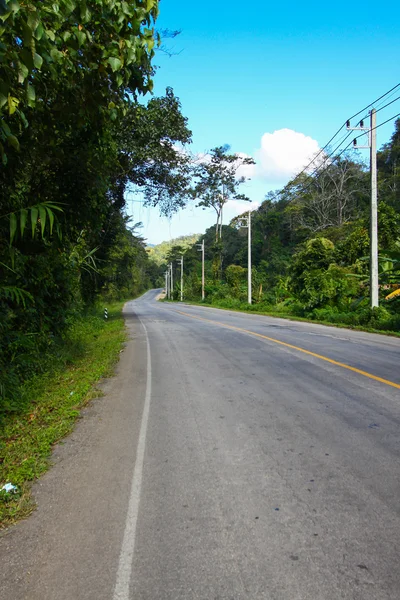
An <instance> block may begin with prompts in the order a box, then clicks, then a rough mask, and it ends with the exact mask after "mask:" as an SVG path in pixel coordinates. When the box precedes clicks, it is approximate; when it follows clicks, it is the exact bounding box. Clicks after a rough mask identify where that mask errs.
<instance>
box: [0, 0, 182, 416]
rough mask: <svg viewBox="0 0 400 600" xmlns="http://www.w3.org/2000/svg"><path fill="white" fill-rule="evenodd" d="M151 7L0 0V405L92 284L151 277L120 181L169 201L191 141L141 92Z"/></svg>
mask: <svg viewBox="0 0 400 600" xmlns="http://www.w3.org/2000/svg"><path fill="white" fill-rule="evenodd" d="M157 15H158V0H145V1H143V0H130V1H129V2H122V1H119V0H113V1H112V2H110V1H107V0H97V1H96V2H86V1H85V0H62V1H60V2H56V3H54V2H50V1H49V0H44V1H43V2H40V3H37V2H29V1H28V2H25V3H21V4H20V3H19V2H17V1H16V0H8V1H7V0H1V1H0V36H1V43H0V156H1V163H0V416H1V412H4V411H10V410H14V408H18V402H19V392H18V386H19V384H20V383H21V382H22V381H23V380H24V379H26V378H27V377H29V376H30V374H32V373H35V372H38V371H40V365H41V360H42V357H43V355H44V354H46V353H47V352H48V351H49V350H51V348H52V347H53V346H55V345H56V344H57V343H59V341H60V340H61V341H62V338H63V335H64V334H65V332H66V330H68V327H70V326H71V323H72V322H73V320H74V318H76V317H77V316H78V315H82V314H84V313H85V311H87V310H90V307H91V306H93V304H94V303H95V302H96V299H97V298H98V297H99V295H102V296H104V297H106V298H107V299H110V300H111V299H115V298H129V297H134V296H136V295H137V294H138V293H140V292H142V291H144V290H146V289H148V288H149V287H150V286H151V285H152V280H153V278H154V276H156V275H157V272H158V271H157V268H156V267H154V265H153V264H152V263H151V261H150V260H149V257H148V254H147V252H146V249H145V242H144V240H143V239H142V238H141V236H140V235H139V233H138V224H136V225H135V224H132V223H130V220H129V218H128V217H127V215H126V212H125V192H126V191H127V190H129V191H131V192H132V191H133V192H135V191H138V190H140V191H141V193H142V194H143V195H144V197H145V199H146V202H148V203H149V204H151V205H154V206H156V205H158V206H159V208H160V211H161V212H162V213H163V214H169V213H170V212H171V210H174V209H175V208H176V207H179V206H180V205H182V204H183V203H184V201H185V198H186V192H185V190H186V187H187V185H188V163H189V161H188V157H187V156H186V155H185V154H184V153H182V152H179V151H178V150H177V147H178V145H180V146H182V145H185V144H187V143H188V142H190V139H191V132H190V130H189V129H188V126H187V120H186V118H185V117H184V116H183V115H182V113H181V107H180V103H179V100H178V98H176V97H175V95H174V92H173V91H172V89H167V90H166V93H165V95H164V96H163V97H154V96H153V97H152V96H150V99H149V100H147V101H146V98H148V97H149V96H145V95H146V94H148V93H149V92H151V90H152V87H153V76H154V74H155V67H154V66H153V62H154V57H155V56H156V52H157V49H158V48H160V44H161V40H160V36H159V34H158V33H157V31H156V29H155V21H156V19H157ZM164 35H165V36H166V37H167V38H168V35H169V34H168V32H166V33H165V34H164ZM170 35H174V34H173V32H172V33H171V34H170ZM163 43H164V42H163ZM160 49H161V50H162V46H161V48H160ZM154 269H155V270H154Z"/></svg>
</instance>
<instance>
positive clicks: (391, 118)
mask: <svg viewBox="0 0 400 600" xmlns="http://www.w3.org/2000/svg"><path fill="white" fill-rule="evenodd" d="M390 104H392V102H390ZM397 117H400V113H397V115H394V116H393V117H390V119H386V121H383V122H382V123H379V125H376V127H373V128H372V129H370V131H373V130H375V129H379V127H382V126H383V125H386V123H389V122H390V121H393V119H397ZM365 133H366V132H363V133H360V135H357V136H356V137H355V138H353V139H352V140H351V142H350V143H349V144H347V146H346V147H345V148H343V149H342V150H341V151H340V152H339V154H337V155H336V156H335V157H334V159H333V161H332V162H335V161H336V160H338V158H340V157H341V156H342V154H343V153H344V152H346V150H347V149H348V148H349V147H350V146H351V145H352V144H353V143H354V140H358V138H360V137H363V136H364V135H365ZM350 135H351V132H350ZM356 148H357V146H356ZM332 155H333V154H331V155H330V156H329V157H328V158H330V157H331V156H332ZM326 168H327V167H324V169H322V170H321V173H322V172H323V171H324V170H325V169H326ZM318 170H319V169H316V170H315V171H314V173H315V172H316V171H318ZM314 173H313V174H314ZM313 174H312V175H313ZM312 175H310V177H312ZM313 183H314V181H311V182H310V183H309V184H308V185H307V186H306V187H305V188H303V189H302V190H301V192H302V194H304V193H305V192H307V190H309V189H310V187H311V186H312V185H313Z"/></svg>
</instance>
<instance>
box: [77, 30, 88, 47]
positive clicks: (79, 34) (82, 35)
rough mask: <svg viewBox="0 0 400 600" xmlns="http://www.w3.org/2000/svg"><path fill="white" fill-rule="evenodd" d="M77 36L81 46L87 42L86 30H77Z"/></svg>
mask: <svg viewBox="0 0 400 600" xmlns="http://www.w3.org/2000/svg"><path fill="white" fill-rule="evenodd" d="M75 36H76V39H77V40H78V44H79V46H83V44H84V43H85V42H86V34H85V32H84V31H79V30H78V31H75Z"/></svg>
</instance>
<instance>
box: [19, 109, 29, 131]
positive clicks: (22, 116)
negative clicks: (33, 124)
mask: <svg viewBox="0 0 400 600" xmlns="http://www.w3.org/2000/svg"><path fill="white" fill-rule="evenodd" d="M19 116H20V117H21V121H22V124H23V126H24V127H25V129H26V128H27V127H28V125H29V123H28V121H27V118H26V116H25V114H24V113H23V112H22V110H20V111H19Z"/></svg>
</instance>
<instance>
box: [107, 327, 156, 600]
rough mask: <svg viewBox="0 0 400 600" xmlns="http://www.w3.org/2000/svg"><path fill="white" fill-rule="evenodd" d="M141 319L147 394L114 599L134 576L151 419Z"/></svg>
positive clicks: (125, 592)
mask: <svg viewBox="0 0 400 600" xmlns="http://www.w3.org/2000/svg"><path fill="white" fill-rule="evenodd" d="M139 321H140V323H141V325H142V327H143V329H144V332H145V335H146V345H147V379H146V396H145V400H144V407H143V414H142V422H141V424H140V431H139V440H138V445H137V450H136V461H135V467H134V470H133V475H132V483H131V493H130V497H129V505H128V512H127V515H126V522H125V531H124V538H123V541H122V546H121V552H120V555H119V562H118V571H117V579H116V584H115V588H114V595H113V600H129V597H130V596H129V586H130V581H131V576H132V561H133V553H134V550H135V538H136V524H137V519H138V513H139V504H140V492H141V487H142V475H143V462H144V451H145V447H146V434H147V424H148V421H149V411H150V400H151V354H150V343H149V336H148V334H147V329H146V327H145V326H144V324H143V322H142V320H141V319H140V318H139Z"/></svg>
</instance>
